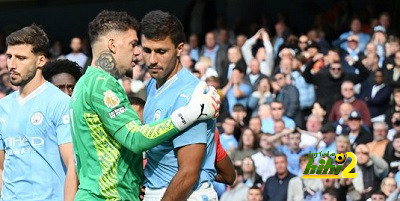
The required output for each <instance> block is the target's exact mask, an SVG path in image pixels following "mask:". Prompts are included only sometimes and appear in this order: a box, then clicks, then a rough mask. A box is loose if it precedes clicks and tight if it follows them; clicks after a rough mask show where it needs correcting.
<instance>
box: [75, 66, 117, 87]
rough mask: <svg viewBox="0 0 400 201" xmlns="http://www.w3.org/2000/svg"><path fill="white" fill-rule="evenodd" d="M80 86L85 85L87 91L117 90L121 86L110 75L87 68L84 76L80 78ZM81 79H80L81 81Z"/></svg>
mask: <svg viewBox="0 0 400 201" xmlns="http://www.w3.org/2000/svg"><path fill="white" fill-rule="evenodd" d="M82 78H84V79H83V80H82V83H81V85H85V87H86V88H88V89H98V88H105V87H106V88H112V89H113V90H114V89H119V88H120V87H121V84H120V83H119V82H118V80H117V79H115V78H114V77H112V76H111V75H110V74H108V73H107V72H105V71H104V70H102V69H98V68H94V67H88V69H87V71H86V73H85V75H84V76H83V77H82ZM82 78H81V79H82Z"/></svg>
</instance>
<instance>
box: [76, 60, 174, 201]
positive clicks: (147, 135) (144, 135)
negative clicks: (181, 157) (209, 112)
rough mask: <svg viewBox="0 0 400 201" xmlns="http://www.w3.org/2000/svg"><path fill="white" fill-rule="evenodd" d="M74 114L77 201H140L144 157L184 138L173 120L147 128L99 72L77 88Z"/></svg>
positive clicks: (91, 71) (88, 74)
mask: <svg viewBox="0 0 400 201" xmlns="http://www.w3.org/2000/svg"><path fill="white" fill-rule="evenodd" d="M70 108H71V110H70V118H71V127H72V140H73V145H74V152H75V156H76V170H77V174H78V178H79V183H80V184H79V188H78V192H77V194H76V197H75V200H133V201H134V200H139V191H140V185H141V183H142V177H143V169H142V152H143V151H145V150H147V149H149V148H152V147H154V146H156V145H157V144H159V143H161V142H162V141H164V140H166V139H169V138H171V137H172V136H173V135H175V134H177V133H178V132H179V131H178V130H177V129H176V128H175V126H174V124H173V123H172V121H171V119H170V118H168V119H164V120H160V121H157V122H154V123H152V124H148V125H141V123H140V119H139V117H138V115H137V114H136V112H135V111H134V110H133V109H132V107H131V105H130V103H129V101H128V98H127V96H126V94H125V91H124V90H123V89H122V86H121V85H120V84H119V83H118V81H117V80H116V79H115V78H114V77H112V76H111V75H110V74H108V73H107V72H105V71H104V70H102V69H98V68H94V67H88V69H87V71H86V73H85V74H84V75H83V76H82V77H81V78H80V80H79V81H78V83H77V84H76V86H75V89H74V93H73V94H72V97H71V103H70Z"/></svg>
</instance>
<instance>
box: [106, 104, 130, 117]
mask: <svg viewBox="0 0 400 201" xmlns="http://www.w3.org/2000/svg"><path fill="white" fill-rule="evenodd" d="M125 111H126V109H125V107H124V106H122V107H119V108H117V109H115V110H113V111H111V112H109V113H108V115H110V117H111V118H112V119H114V118H115V117H117V116H118V115H120V114H122V113H124V112H125Z"/></svg>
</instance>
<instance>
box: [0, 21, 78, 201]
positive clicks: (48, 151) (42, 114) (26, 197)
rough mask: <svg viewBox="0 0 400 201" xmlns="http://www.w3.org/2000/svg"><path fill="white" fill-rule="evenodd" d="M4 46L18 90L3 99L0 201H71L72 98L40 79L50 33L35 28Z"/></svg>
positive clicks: (73, 187) (73, 188)
mask: <svg viewBox="0 0 400 201" xmlns="http://www.w3.org/2000/svg"><path fill="white" fill-rule="evenodd" d="M6 43H7V52H6V55H7V64H8V70H9V73H10V80H11V83H12V84H13V85H16V86H19V90H18V91H16V92H14V93H12V94H10V95H8V96H7V97H5V98H3V99H1V100H0V168H1V171H2V175H1V177H2V184H1V187H2V188H1V200H19V201H34V200H56V201H58V200H64V199H65V200H72V199H73V198H74V195H75V192H76V189H77V179H76V176H75V175H76V174H75V166H74V158H73V148H72V144H71V134H70V125H69V117H68V104H69V97H68V96H67V95H66V94H64V93H63V92H62V91H60V90H59V89H58V88H57V87H55V86H54V85H52V84H51V83H49V82H47V81H45V79H44V78H43V76H42V68H43V66H44V64H45V62H46V58H45V54H46V52H47V48H48V46H49V44H48V43H49V41H48V38H47V36H46V33H45V32H44V31H43V30H42V29H40V28H39V27H38V26H36V25H32V26H29V27H25V28H23V29H21V30H18V31H16V32H13V33H11V34H10V35H9V36H8V37H7V38H6ZM64 189H65V191H64ZM64 192H65V195H64Z"/></svg>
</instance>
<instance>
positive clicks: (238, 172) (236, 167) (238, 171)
mask: <svg viewBox="0 0 400 201" xmlns="http://www.w3.org/2000/svg"><path fill="white" fill-rule="evenodd" d="M235 172H236V174H237V175H239V176H243V170H242V168H241V167H240V166H237V165H235Z"/></svg>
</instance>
